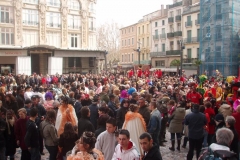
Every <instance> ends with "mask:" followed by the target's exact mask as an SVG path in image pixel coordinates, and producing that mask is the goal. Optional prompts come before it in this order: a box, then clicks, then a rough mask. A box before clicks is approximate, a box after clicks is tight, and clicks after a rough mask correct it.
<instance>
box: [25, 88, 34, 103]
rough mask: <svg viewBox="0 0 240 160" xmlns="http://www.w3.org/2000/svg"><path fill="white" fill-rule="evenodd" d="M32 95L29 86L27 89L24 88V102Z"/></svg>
mask: <svg viewBox="0 0 240 160" xmlns="http://www.w3.org/2000/svg"><path fill="white" fill-rule="evenodd" d="M32 94H33V92H32V87H31V86H27V87H26V88H25V93H24V99H25V100H26V99H31V97H32Z"/></svg>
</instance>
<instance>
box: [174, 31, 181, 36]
mask: <svg viewBox="0 0 240 160" xmlns="http://www.w3.org/2000/svg"><path fill="white" fill-rule="evenodd" d="M181 36H182V31H177V32H174V37H181Z"/></svg>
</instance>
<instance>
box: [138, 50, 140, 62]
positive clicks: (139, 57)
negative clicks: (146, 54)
mask: <svg viewBox="0 0 240 160" xmlns="http://www.w3.org/2000/svg"><path fill="white" fill-rule="evenodd" d="M138 65H140V47H138Z"/></svg>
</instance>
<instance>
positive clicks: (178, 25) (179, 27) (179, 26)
mask: <svg viewBox="0 0 240 160" xmlns="http://www.w3.org/2000/svg"><path fill="white" fill-rule="evenodd" d="M177 31H181V23H178V24H177Z"/></svg>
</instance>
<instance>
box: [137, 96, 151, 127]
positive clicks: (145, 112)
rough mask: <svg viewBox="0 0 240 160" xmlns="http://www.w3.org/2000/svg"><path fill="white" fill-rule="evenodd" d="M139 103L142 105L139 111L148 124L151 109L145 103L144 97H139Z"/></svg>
mask: <svg viewBox="0 0 240 160" xmlns="http://www.w3.org/2000/svg"><path fill="white" fill-rule="evenodd" d="M138 103H139V106H140V108H139V111H138V112H139V113H140V114H141V115H142V116H143V119H144V121H145V123H146V124H148V122H149V120H150V110H149V108H148V106H147V105H146V103H145V99H144V98H143V97H141V98H139V100H138Z"/></svg>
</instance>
